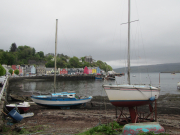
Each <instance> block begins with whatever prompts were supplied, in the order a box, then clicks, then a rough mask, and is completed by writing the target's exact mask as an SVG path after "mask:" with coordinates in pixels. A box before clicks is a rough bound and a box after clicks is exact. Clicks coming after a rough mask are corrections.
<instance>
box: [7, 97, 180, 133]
mask: <svg viewBox="0 0 180 135" xmlns="http://www.w3.org/2000/svg"><path fill="white" fill-rule="evenodd" d="M24 99H25V100H26V99H27V100H29V98H27V97H26V96H24ZM9 102H14V101H11V100H9ZM92 104H93V106H92ZM92 104H91V103H87V105H86V106H85V107H83V106H82V107H80V108H71V109H69V110H61V109H59V108H48V107H43V106H38V105H36V104H33V103H32V104H31V107H30V110H29V111H28V112H33V113H34V116H33V117H30V118H24V119H23V120H22V121H21V122H20V123H17V124H15V125H12V126H11V129H12V130H13V129H15V126H16V127H23V128H25V129H26V130H28V131H29V132H33V131H37V132H36V133H31V135H33V134H36V135H37V134H43V135H46V134H48V135H50V134H64V135H68V134H69V135H70V134H77V133H81V132H83V131H86V130H88V129H90V128H92V127H94V126H96V125H98V124H106V123H109V122H113V121H115V120H116V111H115V107H114V106H113V105H111V103H110V102H109V101H108V99H107V97H101V96H96V97H93V100H92ZM138 110H139V111H143V112H148V106H143V107H139V108H138ZM126 111H127V112H128V110H126ZM119 113H120V112H119V111H118V114H119ZM157 118H158V120H157V121H158V122H159V123H160V125H161V126H163V127H164V128H165V130H166V133H168V134H172V135H175V134H177V135H178V134H180V95H172V94H166V95H161V96H160V97H159V99H158V100H157ZM7 134H8V133H7Z"/></svg>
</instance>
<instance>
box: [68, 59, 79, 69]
mask: <svg viewBox="0 0 180 135" xmlns="http://www.w3.org/2000/svg"><path fill="white" fill-rule="evenodd" d="M69 63H70V65H71V67H72V68H73V67H74V68H78V67H79V59H78V58H77V57H75V56H74V57H73V58H70V60H69Z"/></svg>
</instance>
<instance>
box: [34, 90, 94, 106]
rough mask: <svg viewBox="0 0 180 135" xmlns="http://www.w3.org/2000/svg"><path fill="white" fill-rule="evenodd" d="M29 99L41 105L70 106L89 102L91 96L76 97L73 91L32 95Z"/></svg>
mask: <svg viewBox="0 0 180 135" xmlns="http://www.w3.org/2000/svg"><path fill="white" fill-rule="evenodd" d="M31 99H32V100H33V101H34V102H35V103H36V104H38V105H41V106H59V107H70V106H78V105H82V104H86V103H87V102H90V101H91V99H92V96H89V97H78V96H77V95H76V93H75V92H72V91H70V92H61V93H51V94H50V95H32V96H31Z"/></svg>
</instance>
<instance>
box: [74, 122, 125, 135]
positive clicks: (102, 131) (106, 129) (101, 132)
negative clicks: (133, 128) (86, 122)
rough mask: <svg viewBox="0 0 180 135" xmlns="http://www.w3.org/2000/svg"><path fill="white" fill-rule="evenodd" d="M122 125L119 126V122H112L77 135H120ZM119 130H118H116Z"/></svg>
mask: <svg viewBox="0 0 180 135" xmlns="http://www.w3.org/2000/svg"><path fill="white" fill-rule="evenodd" d="M122 127H123V126H122V125H119V124H118V123H117V122H115V121H114V122H112V123H109V124H102V125H99V126H96V127H93V128H91V129H89V130H88V131H85V132H83V133H79V134H77V135H113V134H120V133H121V132H119V131H121V130H119V129H122ZM115 129H118V130H115Z"/></svg>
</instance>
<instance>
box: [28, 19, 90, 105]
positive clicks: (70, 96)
mask: <svg viewBox="0 0 180 135" xmlns="http://www.w3.org/2000/svg"><path fill="white" fill-rule="evenodd" d="M57 25H58V19H56V38H55V60H54V62H55V63H54V64H55V69H54V71H55V72H54V93H51V94H50V95H32V96H31V99H32V100H33V101H34V102H35V103H36V104H38V105H42V106H60V107H70V106H76V105H82V104H85V103H87V102H89V101H91V99H92V96H89V97H84V98H78V97H77V96H76V93H75V92H61V93H56V48H57Z"/></svg>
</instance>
